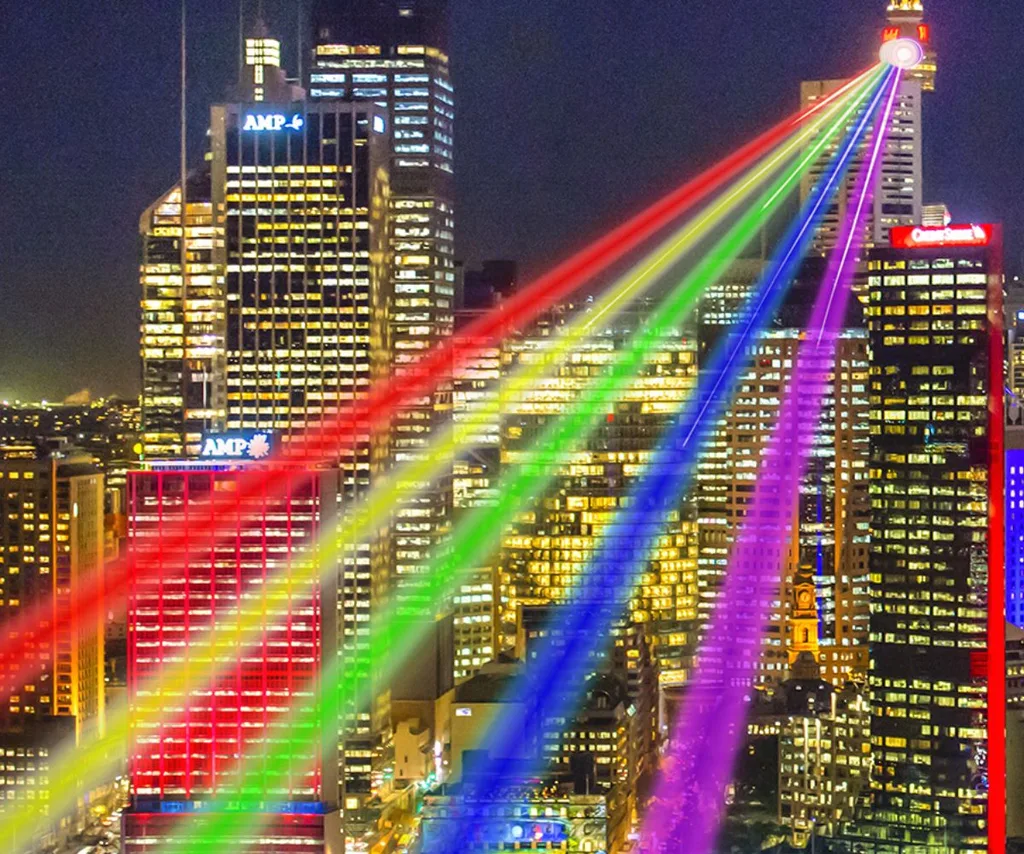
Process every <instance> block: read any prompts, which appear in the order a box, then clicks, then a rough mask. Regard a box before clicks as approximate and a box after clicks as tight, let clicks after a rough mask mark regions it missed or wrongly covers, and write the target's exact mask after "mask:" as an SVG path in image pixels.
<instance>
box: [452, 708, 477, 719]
mask: <svg viewBox="0 0 1024 854" xmlns="http://www.w3.org/2000/svg"><path fill="white" fill-rule="evenodd" d="M455 717H457V718H471V717H473V710H472V709H465V708H463V709H456V710H455Z"/></svg>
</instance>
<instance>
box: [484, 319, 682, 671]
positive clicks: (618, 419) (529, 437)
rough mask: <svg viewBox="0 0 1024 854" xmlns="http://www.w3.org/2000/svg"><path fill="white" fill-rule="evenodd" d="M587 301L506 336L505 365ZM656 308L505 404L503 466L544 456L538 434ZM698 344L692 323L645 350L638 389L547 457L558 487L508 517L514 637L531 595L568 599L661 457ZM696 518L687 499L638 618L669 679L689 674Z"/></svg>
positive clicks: (505, 593) (507, 605)
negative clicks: (576, 443) (588, 431)
mask: <svg viewBox="0 0 1024 854" xmlns="http://www.w3.org/2000/svg"><path fill="white" fill-rule="evenodd" d="M585 310H586V306H581V307H580V306H565V307H561V308H560V309H558V310H556V311H554V312H552V313H551V316H550V317H549V318H548V319H547V320H545V321H544V322H542V323H541V324H539V325H538V327H537V328H536V329H535V330H533V331H531V332H529V333H526V334H523V335H521V336H517V337H513V338H510V339H509V340H508V341H507V342H506V347H505V352H504V353H503V356H502V360H503V362H504V366H505V370H506V371H511V370H514V369H515V368H517V367H518V366H522V365H526V364H530V363H533V362H536V361H538V360H541V359H542V358H544V354H545V352H546V351H547V348H548V345H549V343H550V337H551V336H553V335H556V334H558V330H559V327H560V326H561V325H562V324H563V323H565V322H566V321H567V319H568V318H570V317H572V316H573V314H574V313H575V312H577V311H585ZM647 311H648V308H647V307H645V306H638V307H637V308H636V309H635V310H633V311H630V312H626V313H624V314H623V315H622V316H621V317H620V318H619V319H618V320H617V321H616V322H615V324H614V325H613V326H612V327H611V328H609V329H607V330H605V331H604V332H602V333H600V334H595V335H594V336H592V337H591V338H588V339H586V340H585V341H582V342H580V344H578V345H576V346H575V347H574V348H573V350H572V352H571V353H570V354H569V356H568V358H567V359H566V360H565V362H564V363H563V364H562V365H560V366H558V367H557V368H556V369H553V370H552V371H551V374H550V376H548V377H547V378H545V379H544V380H543V381H542V382H539V383H538V384H537V386H536V388H534V389H531V390H529V391H528V392H526V393H524V394H523V395H522V396H521V398H519V399H517V400H512V401H509V402H508V404H507V406H506V411H505V412H504V413H503V415H504V421H503V425H502V445H501V456H502V464H503V465H516V466H518V465H529V464H531V462H533V461H535V460H537V459H538V457H537V453H538V451H537V450H536V449H535V447H534V443H535V442H536V440H537V439H538V438H539V437H540V436H541V434H542V433H543V431H544V429H545V428H546V427H547V426H548V425H549V424H550V423H551V422H552V420H553V419H555V418H557V417H559V416H561V415H562V414H563V413H564V412H565V411H566V410H567V408H571V407H572V406H573V405H574V404H575V403H576V401H577V400H578V398H579V397H580V395H581V393H582V392H583V390H584V389H585V388H586V387H587V386H588V385H589V384H590V383H591V382H593V381H594V378H595V377H597V376H600V375H601V374H602V373H603V372H604V371H605V370H607V366H608V364H609V363H610V362H611V361H612V359H613V358H614V357H615V353H616V352H617V351H619V350H620V349H622V348H623V347H627V346H629V343H628V342H629V340H630V338H631V335H632V333H633V332H635V331H636V330H637V329H638V328H639V327H640V325H641V324H642V322H643V320H644V318H645V317H646V312H647ZM696 350H697V345H696V340H695V338H694V336H693V335H692V334H690V333H688V332H687V330H685V329H683V328H674V329H669V330H666V331H665V337H664V338H663V340H661V341H660V342H659V343H658V345H657V346H656V347H655V348H654V349H652V351H651V352H650V353H648V354H647V357H646V361H645V364H644V366H643V367H642V369H641V370H640V372H639V376H638V377H637V378H636V380H635V381H634V382H633V384H632V385H631V387H630V388H629V389H628V390H626V391H625V392H623V393H622V394H621V395H619V400H618V402H617V404H616V405H615V406H614V408H613V409H611V410H610V411H608V412H607V413H605V415H604V418H603V420H602V422H601V423H600V424H599V425H598V426H597V427H596V429H595V430H594V432H593V433H592V435H591V436H590V437H589V438H588V440H587V442H586V443H585V444H584V445H583V446H582V447H581V448H579V449H578V450H573V451H569V450H566V451H564V452H558V453H557V454H556V456H555V458H554V460H553V461H551V460H550V458H548V459H547V460H545V461H544V463H543V464H544V465H545V466H546V467H550V468H551V469H552V471H551V472H550V473H551V474H552V475H553V482H552V484H551V486H550V487H549V488H548V489H547V490H546V491H545V492H544V494H542V495H540V496H538V497H537V498H536V499H535V500H534V501H533V502H532V503H531V504H530V505H529V506H528V507H527V508H526V509H525V510H524V511H523V512H521V513H519V514H518V515H517V516H516V517H515V518H514V519H513V520H511V522H510V523H509V524H508V525H507V526H506V530H505V534H504V538H503V543H502V551H501V574H500V579H499V580H500V595H501V608H502V612H503V614H502V616H503V625H502V628H503V631H504V632H505V633H506V636H507V640H506V644H505V645H511V640H512V637H513V634H512V633H513V632H514V631H515V628H516V625H517V622H518V620H519V612H520V610H521V608H522V606H523V605H531V604H541V605H543V604H549V603H553V602H554V603H561V602H564V601H565V600H566V598H567V597H568V596H569V594H570V592H571V591H572V588H573V586H574V585H575V584H576V583H577V582H578V580H579V578H580V575H581V574H582V573H583V572H584V570H585V568H586V566H587V564H588V562H589V561H590V560H591V558H592V557H593V556H594V555H595V554H596V552H597V551H598V549H599V547H600V544H601V537H602V536H603V534H604V533H605V532H606V531H607V529H608V527H609V526H610V525H611V523H612V521H613V520H614V517H615V514H616V512H617V511H618V509H619V508H620V507H622V506H624V503H625V502H626V501H627V500H628V497H629V492H630V489H631V488H632V487H633V485H634V484H635V483H636V481H637V479H638V478H640V477H642V476H643V474H644V471H645V466H646V465H647V464H648V463H649V462H650V460H651V459H652V458H653V456H654V453H655V451H656V449H657V447H658V440H659V439H660V437H661V434H662V431H663V430H664V429H665V427H666V425H667V424H668V423H669V422H670V420H671V419H672V417H673V415H674V414H675V413H676V412H677V411H678V410H679V408H680V407H681V406H682V405H683V403H684V402H685V401H686V400H687V399H688V398H689V397H690V395H691V394H692V392H693V390H694V388H695V386H696V382H697V364H696V362H697V359H696V355H697V352H696ZM696 558H697V525H696V519H695V517H694V514H693V508H692V504H691V503H690V502H689V501H683V502H681V503H680V507H679V508H678V510H677V511H676V512H674V513H673V514H672V518H671V519H669V520H668V522H667V524H666V526H665V528H664V532H663V535H662V537H661V539H660V540H659V542H658V544H657V547H656V548H655V549H654V550H653V551H652V555H651V559H650V561H649V563H648V565H647V567H646V570H645V573H644V575H643V578H642V580H641V582H640V584H639V586H638V587H637V591H636V595H635V597H634V599H633V602H632V605H631V608H630V611H629V615H628V617H629V619H631V620H632V621H633V622H635V623H639V624H642V625H643V626H644V629H645V631H646V633H647V637H648V638H649V639H650V641H651V643H652V647H653V652H654V656H655V658H656V660H657V662H658V666H659V668H660V670H661V676H662V679H663V680H667V681H680V680H682V679H683V678H684V677H685V671H686V668H687V667H688V664H689V658H688V657H689V655H690V654H691V653H692V642H693V639H694V632H695V625H696V619H697V598H696V594H697V564H696Z"/></svg>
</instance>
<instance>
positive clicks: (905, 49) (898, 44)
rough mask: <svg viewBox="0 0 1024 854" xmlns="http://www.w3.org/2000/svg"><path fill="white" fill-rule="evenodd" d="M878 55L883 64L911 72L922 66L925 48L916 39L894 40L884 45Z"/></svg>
mask: <svg viewBox="0 0 1024 854" xmlns="http://www.w3.org/2000/svg"><path fill="white" fill-rule="evenodd" d="M878 55H879V57H880V58H881V60H882V62H887V63H889V65H895V66H896V67H897V68H902V69H904V70H909V69H911V68H916V67H917V66H918V65H920V64H921V61H922V60H923V59H924V48H923V47H922V46H921V43H920V42H919V41H917V40H915V39H907V38H904V39H892V40H891V41H887V42H885V43H884V44H883V45H882V49H881V50H880V51H879V52H878Z"/></svg>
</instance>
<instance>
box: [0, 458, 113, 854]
mask: <svg viewBox="0 0 1024 854" xmlns="http://www.w3.org/2000/svg"><path fill="white" fill-rule="evenodd" d="M0 519H3V525H0V619H2V620H3V621H4V622H5V624H6V623H8V622H9V621H14V620H16V619H17V618H18V616H19V614H20V613H21V612H22V611H24V610H26V609H28V610H32V609H34V608H37V607H39V606H40V605H41V604H49V605H50V606H51V608H52V611H51V613H52V616H51V618H50V621H49V623H48V624H47V625H44V626H41V627H39V628H42V629H46V631H45V632H43V633H42V634H41V635H40V636H39V638H38V639H37V640H36V642H34V643H32V644H30V645H29V647H28V651H27V652H26V655H28V656H32V657H33V658H34V659H35V664H36V667H35V668H33V672H32V673H31V675H30V676H27V677H22V678H20V679H18V681H16V682H14V681H12V680H11V676H10V674H5V673H0V684H2V686H3V695H4V696H5V697H7V698H8V701H7V702H6V703H5V704H4V705H3V706H2V707H0V821H2V818H3V811H4V807H5V805H7V804H10V805H13V806H15V807H19V808H20V807H23V806H24V805H25V803H26V802H36V803H37V804H38V805H39V807H40V820H41V827H44V828H46V830H45V831H44V837H46V838H49V834H51V833H52V834H54V835H53V837H52V838H53V840H56V839H57V838H58V837H59V835H60V832H61V831H62V830H63V831H66V830H68V829H69V828H70V827H72V826H73V825H74V823H75V821H76V818H75V816H67V815H50V814H48V800H49V797H50V789H49V786H50V781H49V779H48V777H47V765H48V757H49V755H50V753H51V752H53V751H54V750H55V749H56V748H57V747H61V748H63V749H67V748H68V747H69V746H70V745H72V744H84V743H88V742H89V740H91V739H95V738H98V737H102V736H103V735H105V717H104V706H105V702H104V700H105V698H104V681H103V680H104V670H103V667H104V659H103V656H104V616H105V613H104V611H103V609H102V608H100V609H98V610H99V613H98V615H97V616H96V617H95V618H94V619H93V620H91V621H89V620H83V619H80V618H79V617H78V616H77V615H76V612H75V601H76V599H77V598H78V597H79V596H81V595H82V593H83V591H86V590H91V589H93V586H94V585H95V584H96V583H97V579H99V578H101V577H102V574H103V560H104V537H103V475H102V473H101V472H100V470H99V469H98V468H97V467H96V466H95V465H94V464H93V461H92V458H91V457H90V456H88V455H77V456H76V455H74V454H48V453H47V454H44V453H40V452H38V451H37V450H36V449H35V448H34V447H33V446H32V445H24V444H23V445H7V446H0ZM100 589H101V590H102V584H100ZM33 628H36V627H33ZM78 794H79V804H78V805H79V808H80V809H83V810H84V809H85V804H86V800H85V798H86V796H87V794H88V793H86V792H84V791H83V792H79V793H78Z"/></svg>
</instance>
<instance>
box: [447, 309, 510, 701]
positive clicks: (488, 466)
mask: <svg viewBox="0 0 1024 854" xmlns="http://www.w3.org/2000/svg"><path fill="white" fill-rule="evenodd" d="M489 308H490V306H488V309H489ZM486 310H487V309H484V308H481V309H479V310H468V309H463V310H460V311H458V312H457V313H456V325H457V329H456V333H455V334H456V337H457V339H459V340H460V341H462V342H463V343H464V345H465V346H466V347H474V346H479V343H483V344H485V346H483V347H482V348H480V349H479V350H476V351H475V352H474V355H473V357H472V358H470V359H468V360H466V361H465V362H464V363H463V364H460V365H456V366H455V369H454V371H453V374H452V422H453V424H455V425H463V426H468V427H470V428H471V429H472V432H471V434H470V437H469V439H468V441H467V445H469V446H470V448H469V450H466V451H464V452H463V453H461V454H460V455H459V456H458V457H457V458H456V459H455V463H454V466H453V469H452V513H453V515H452V522H453V524H455V525H457V524H458V523H459V521H460V519H461V518H462V517H463V516H465V515H466V514H468V513H469V512H471V511H472V510H473V509H474V508H477V507H491V506H494V504H495V503H497V501H498V497H499V496H498V493H497V484H498V478H499V477H500V467H501V413H500V407H499V400H498V393H499V385H500V382H501V344H500V343H489V344H488V343H486V342H478V343H476V342H473V341H472V340H469V339H463V338H460V337H459V331H458V327H462V326H466V325H468V324H470V323H472V322H473V320H475V319H476V318H478V317H480V316H482V315H483V314H484V313H485V311H486ZM496 579H497V561H496V560H495V559H494V558H493V557H492V558H491V559H489V560H488V561H487V564H486V565H484V566H480V567H476V568H475V569H474V570H473V571H472V573H467V574H466V579H465V581H464V583H463V584H462V585H461V586H460V588H459V590H458V592H457V593H456V594H455V599H454V602H453V603H452V604H453V607H454V612H455V679H456V681H459V682H461V681H462V680H464V679H468V678H469V677H470V676H472V675H473V674H474V673H476V672H477V671H478V670H479V669H480V667H481V666H482V665H484V664H486V663H487V662H488V661H490V660H491V659H492V658H494V656H495V655H496V654H497V652H498V636H497V635H498V613H497V607H498V600H497V596H496V590H497V583H496Z"/></svg>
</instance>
